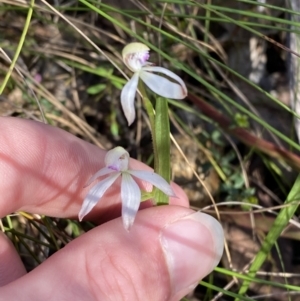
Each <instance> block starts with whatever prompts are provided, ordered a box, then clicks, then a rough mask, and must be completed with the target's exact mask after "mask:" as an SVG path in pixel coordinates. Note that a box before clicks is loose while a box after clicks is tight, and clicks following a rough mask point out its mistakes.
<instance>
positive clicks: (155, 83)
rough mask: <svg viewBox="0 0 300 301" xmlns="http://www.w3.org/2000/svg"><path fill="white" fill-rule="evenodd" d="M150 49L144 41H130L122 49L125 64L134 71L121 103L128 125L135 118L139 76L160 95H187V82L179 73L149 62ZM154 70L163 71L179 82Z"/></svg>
mask: <svg viewBox="0 0 300 301" xmlns="http://www.w3.org/2000/svg"><path fill="white" fill-rule="evenodd" d="M149 50H150V48H149V47H148V46H146V45H144V44H142V43H130V44H128V45H127V46H125V47H124V49H123V51H122V57H123V61H124V64H125V65H126V66H127V67H128V68H129V69H130V70H131V71H132V72H134V74H133V76H132V78H131V79H130V80H129V81H128V82H127V83H126V85H125V86H124V88H123V90H122V92H121V104H122V108H123V111H124V114H125V117H126V119H127V121H128V125H131V124H132V122H133V121H134V119H135V109H134V98H135V94H136V91H137V87H138V81H139V78H141V79H142V81H143V82H144V83H145V84H146V85H147V86H148V87H149V88H150V89H151V90H152V91H153V92H155V93H156V94H158V95H160V96H163V97H166V98H173V99H183V98H185V97H186V96H187V89H186V86H185V83H184V82H183V80H182V79H181V78H180V77H179V76H178V75H176V74H175V73H173V72H171V71H170V70H168V69H166V68H163V67H157V66H153V64H152V63H150V62H148V59H149ZM152 72H158V73H162V74H164V75H166V76H167V77H169V78H170V79H172V80H174V81H175V82H177V83H175V82H173V81H170V80H168V79H167V78H165V77H162V76H160V75H157V74H154V73H152Z"/></svg>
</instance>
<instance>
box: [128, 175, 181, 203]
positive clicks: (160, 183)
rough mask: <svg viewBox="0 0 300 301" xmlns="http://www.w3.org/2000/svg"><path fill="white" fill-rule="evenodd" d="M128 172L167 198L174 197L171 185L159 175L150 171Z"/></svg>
mask: <svg viewBox="0 0 300 301" xmlns="http://www.w3.org/2000/svg"><path fill="white" fill-rule="evenodd" d="M128 172H129V173H130V174H131V175H133V176H134V177H137V178H139V179H141V180H143V181H146V182H149V183H151V184H152V185H153V186H155V187H157V188H158V189H159V190H161V191H162V192H163V193H165V194H166V195H168V196H173V197H176V194H175V193H174V191H173V189H172V187H171V185H170V184H169V183H168V182H167V181H166V180H165V179H164V178H163V177H161V176H160V175H158V174H156V173H154V172H152V171H144V170H128Z"/></svg>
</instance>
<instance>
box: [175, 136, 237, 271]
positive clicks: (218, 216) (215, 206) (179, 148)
mask: <svg viewBox="0 0 300 301" xmlns="http://www.w3.org/2000/svg"><path fill="white" fill-rule="evenodd" d="M170 138H171V140H172V142H173V143H174V144H175V146H176V148H177V150H178V151H179V153H180V155H181V156H182V157H183V158H184V160H185V162H186V163H187V164H188V165H189V167H190V168H191V170H192V171H193V174H194V175H195V177H196V178H197V180H198V181H199V182H200V183H201V184H202V186H203V187H204V190H205V191H206V193H207V195H208V197H209V198H210V200H211V202H212V204H213V207H214V209H215V213H216V216H217V218H218V220H219V221H221V217H220V213H219V210H218V208H217V204H216V202H215V200H214V198H213V196H212V194H211V193H210V191H209V189H208V188H207V186H206V184H205V183H204V181H202V180H201V178H200V176H199V175H198V173H197V172H196V171H195V169H194V168H193V166H192V165H191V164H190V162H189V160H188V158H187V157H186V156H185V154H184V152H183V151H182V149H181V147H180V146H179V144H178V143H177V141H176V139H175V138H174V136H173V135H172V134H171V133H170ZM224 246H225V252H226V255H227V258H228V262H229V263H230V265H231V264H232V260H231V255H230V252H229V247H228V244H227V242H226V240H225V238H224Z"/></svg>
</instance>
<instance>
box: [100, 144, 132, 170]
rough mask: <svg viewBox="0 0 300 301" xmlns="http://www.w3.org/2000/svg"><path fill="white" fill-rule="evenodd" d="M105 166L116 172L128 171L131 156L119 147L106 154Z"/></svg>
mask: <svg viewBox="0 0 300 301" xmlns="http://www.w3.org/2000/svg"><path fill="white" fill-rule="evenodd" d="M104 161H105V165H106V167H108V168H109V169H112V170H115V171H125V170H127V169H128V164H129V154H128V152H127V151H126V150H125V149H124V148H123V147H121V146H117V147H115V148H113V149H111V150H110V151H108V152H107V153H106V156H105V160H104Z"/></svg>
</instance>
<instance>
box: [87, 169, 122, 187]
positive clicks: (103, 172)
mask: <svg viewBox="0 0 300 301" xmlns="http://www.w3.org/2000/svg"><path fill="white" fill-rule="evenodd" d="M112 172H116V171H115V170H113V169H111V168H107V167H104V168H101V169H100V170H99V171H97V172H96V173H95V174H94V175H93V176H92V177H91V178H90V179H89V180H88V181H87V183H86V184H85V185H84V187H87V186H89V185H91V184H92V182H94V181H95V180H96V179H97V178H99V177H102V176H105V175H107V174H110V173H112Z"/></svg>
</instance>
